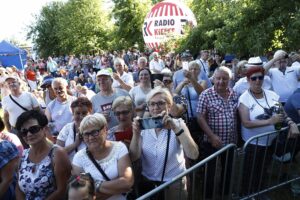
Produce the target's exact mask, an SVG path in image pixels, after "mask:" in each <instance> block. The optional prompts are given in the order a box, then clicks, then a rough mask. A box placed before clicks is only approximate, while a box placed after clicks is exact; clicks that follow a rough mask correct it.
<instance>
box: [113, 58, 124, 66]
mask: <svg viewBox="0 0 300 200" xmlns="http://www.w3.org/2000/svg"><path fill="white" fill-rule="evenodd" d="M116 64H121V65H122V66H123V67H124V65H125V62H124V60H123V59H122V58H115V59H114V66H116Z"/></svg>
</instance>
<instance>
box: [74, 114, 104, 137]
mask: <svg viewBox="0 0 300 200" xmlns="http://www.w3.org/2000/svg"><path fill="white" fill-rule="evenodd" d="M104 126H107V121H106V119H105V117H104V115H103V114H100V113H94V114H93V115H88V116H85V117H84V118H83V119H82V121H81V123H80V127H79V131H80V133H82V132H83V130H85V129H87V128H88V127H93V128H95V129H99V130H100V129H102V128H103V127H104Z"/></svg>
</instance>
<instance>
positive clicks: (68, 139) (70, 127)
mask: <svg viewBox="0 0 300 200" xmlns="http://www.w3.org/2000/svg"><path fill="white" fill-rule="evenodd" d="M71 109H72V113H73V122H70V123H68V124H66V125H65V126H64V127H63V128H62V130H61V131H60V132H59V135H58V136H57V140H56V144H57V145H59V146H61V147H64V148H65V150H66V151H67V153H68V154H69V158H70V160H71V161H72V159H73V157H74V155H75V153H77V152H78V151H79V150H80V149H83V148H85V147H86V145H85V144H84V143H83V141H82V138H81V137H80V134H79V126H80V122H81V121H82V119H83V118H84V117H85V116H87V115H89V114H90V113H92V110H93V105H92V102H91V101H90V100H88V98H86V97H78V99H76V100H75V101H73V102H72V103H71Z"/></svg>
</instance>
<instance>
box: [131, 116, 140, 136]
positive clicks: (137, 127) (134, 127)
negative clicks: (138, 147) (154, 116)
mask: <svg viewBox="0 0 300 200" xmlns="http://www.w3.org/2000/svg"><path fill="white" fill-rule="evenodd" d="M140 119H141V118H140V117H135V118H134V119H133V122H132V132H133V134H138V135H139V134H141V128H140V122H139V120H140Z"/></svg>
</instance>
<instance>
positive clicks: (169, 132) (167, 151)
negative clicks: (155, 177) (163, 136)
mask: <svg viewBox="0 0 300 200" xmlns="http://www.w3.org/2000/svg"><path fill="white" fill-rule="evenodd" d="M170 137H171V129H168V139H167V149H166V156H165V162H164V168H163V172H162V176H161V182H163V180H164V176H165V171H166V166H167V161H168V154H169V146H170Z"/></svg>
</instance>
